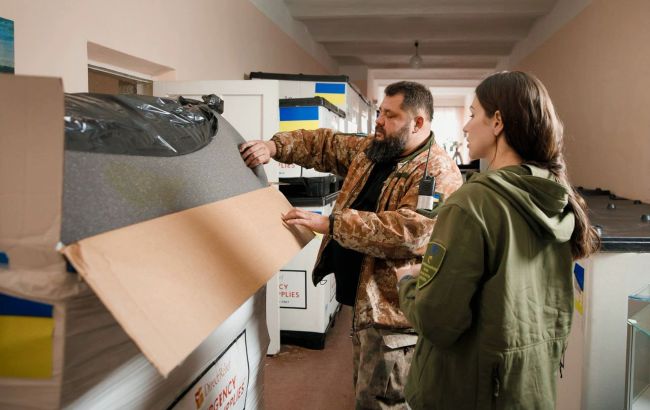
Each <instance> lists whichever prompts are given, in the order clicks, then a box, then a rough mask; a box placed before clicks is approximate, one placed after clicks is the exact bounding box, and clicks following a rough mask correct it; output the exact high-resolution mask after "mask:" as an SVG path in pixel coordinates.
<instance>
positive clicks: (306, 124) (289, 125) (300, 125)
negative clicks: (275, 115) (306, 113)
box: [280, 120, 320, 132]
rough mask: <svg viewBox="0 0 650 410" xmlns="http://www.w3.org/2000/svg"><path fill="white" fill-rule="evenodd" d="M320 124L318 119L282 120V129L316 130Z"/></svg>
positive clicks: (284, 130)
mask: <svg viewBox="0 0 650 410" xmlns="http://www.w3.org/2000/svg"><path fill="white" fill-rule="evenodd" d="M319 126H320V124H319V122H318V120H309V121H280V131H283V132H286V131H295V130H316V129H318V128H319Z"/></svg>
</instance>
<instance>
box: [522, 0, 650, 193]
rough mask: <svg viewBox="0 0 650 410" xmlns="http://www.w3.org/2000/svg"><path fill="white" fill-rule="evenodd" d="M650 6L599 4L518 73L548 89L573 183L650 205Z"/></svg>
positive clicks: (630, 0)
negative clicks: (534, 78)
mask: <svg viewBox="0 0 650 410" xmlns="http://www.w3.org/2000/svg"><path fill="white" fill-rule="evenodd" d="M648 17H650V1H648V0H622V1H611V0H594V1H593V2H592V4H591V5H589V6H588V7H587V8H586V9H585V10H584V11H583V12H582V13H580V14H579V15H578V16H576V18H574V19H573V20H572V21H570V22H569V23H568V24H567V25H566V26H564V27H563V28H562V29H560V30H559V31H558V32H557V33H555V34H554V35H553V36H552V37H551V38H550V39H549V40H547V41H546V42H545V43H544V44H543V45H542V46H541V47H540V48H539V49H537V50H536V51H535V52H534V53H532V54H531V55H529V56H528V57H527V58H525V59H524V60H523V61H522V62H521V63H520V64H519V65H518V67H517V68H518V69H522V70H526V71H530V72H533V73H535V74H536V75H537V76H538V77H539V78H540V79H541V80H542V81H543V82H544V84H545V85H546V86H547V88H548V90H549V92H550V94H551V97H552V99H553V101H554V103H555V105H556V107H557V110H558V112H559V114H560V117H561V118H562V120H563V122H564V124H565V132H566V134H565V135H566V137H567V138H566V152H567V163H568V167H569V172H570V177H571V179H572V181H573V182H574V183H575V184H576V185H583V186H585V187H591V188H593V187H601V188H603V189H610V190H612V191H613V192H614V193H616V194H617V195H620V196H624V197H628V198H632V199H641V200H644V201H646V202H650V20H648Z"/></svg>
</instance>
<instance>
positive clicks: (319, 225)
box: [282, 208, 330, 234]
mask: <svg viewBox="0 0 650 410" xmlns="http://www.w3.org/2000/svg"><path fill="white" fill-rule="evenodd" d="M282 220H283V221H284V222H286V223H287V224H288V225H302V226H304V227H307V228H309V229H311V230H312V231H314V232H317V233H322V234H326V233H328V232H329V229H330V219H329V218H328V217H326V216H323V215H319V214H316V213H313V212H309V211H303V210H302V209H298V208H293V209H291V210H290V211H289V212H287V213H286V214H284V215H282Z"/></svg>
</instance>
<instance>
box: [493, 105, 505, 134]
mask: <svg viewBox="0 0 650 410" xmlns="http://www.w3.org/2000/svg"><path fill="white" fill-rule="evenodd" d="M492 130H493V131H494V136H495V137H498V136H499V135H501V133H502V132H503V118H501V113H500V112H499V111H495V112H494V117H493V118H492Z"/></svg>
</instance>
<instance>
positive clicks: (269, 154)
mask: <svg viewBox="0 0 650 410" xmlns="http://www.w3.org/2000/svg"><path fill="white" fill-rule="evenodd" d="M275 152H276V148H275V142H273V141H248V142H245V143H243V144H241V145H240V146H239V153H240V154H241V157H242V159H243V160H244V162H245V163H246V166H247V167H249V168H255V167H256V166H258V165H261V164H267V163H268V162H269V161H270V160H271V158H273V156H274V155H275Z"/></svg>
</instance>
